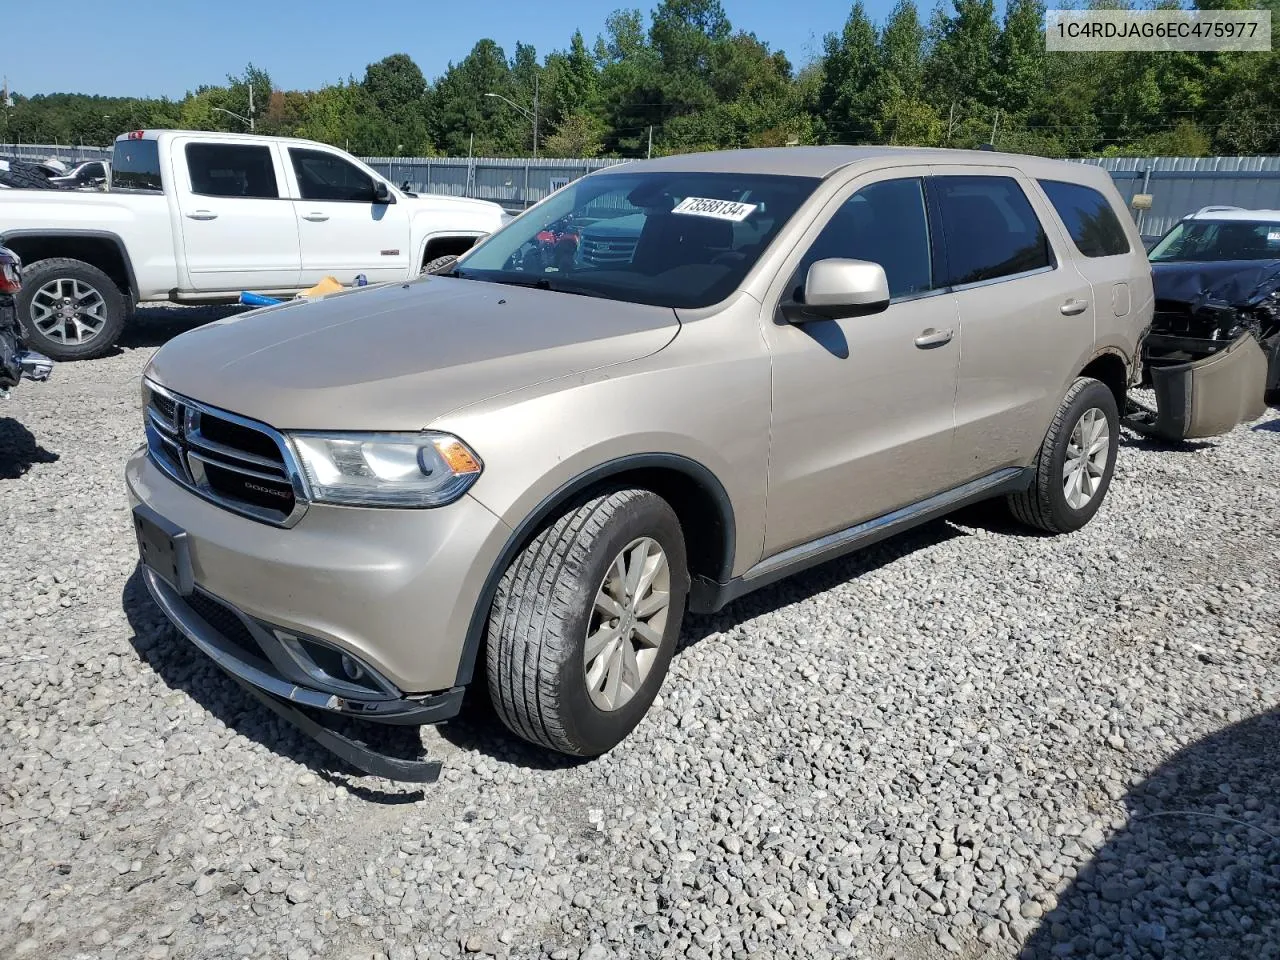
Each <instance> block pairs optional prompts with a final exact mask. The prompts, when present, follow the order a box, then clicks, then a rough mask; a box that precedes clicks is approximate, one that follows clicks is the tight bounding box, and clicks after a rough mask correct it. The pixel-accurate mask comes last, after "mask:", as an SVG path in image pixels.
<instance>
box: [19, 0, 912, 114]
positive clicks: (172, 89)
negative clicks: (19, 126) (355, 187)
mask: <svg viewBox="0 0 1280 960" xmlns="http://www.w3.org/2000/svg"><path fill="white" fill-rule="evenodd" d="M722 2H723V4H724V8H725V12H726V13H727V14H728V17H729V20H730V21H731V22H732V24H733V26H734V28H735V29H738V30H750V31H752V32H753V33H755V34H756V36H758V37H759V38H760V39H761V40H763V41H765V42H766V43H768V44H769V46H770V49H774V50H777V49H781V50H783V51H785V52H786V54H787V56H788V57H790V59H791V62H792V63H793V64H795V65H796V66H800V65H802V64H803V63H805V62H807V61H808V60H810V59H812V58H814V57H815V56H816V55H818V54H819V53H820V52H821V49H822V36H823V34H825V33H829V32H832V31H838V30H839V29H840V28H841V26H843V24H844V21H845V19H846V18H847V17H848V15H849V8H850V7H851V6H852V0H803V3H802V4H795V5H794V6H793V5H792V4H791V3H787V2H779V0H722ZM893 2H894V0H866V7H867V11H868V13H869V14H870V16H871V18H872V19H873V20H875V21H876V22H877V23H882V22H883V20H884V18H885V17H886V16H887V15H888V13H889V11H890V10H891V9H892V6H893ZM932 5H933V4H932V0H919V6H920V10H921V17H922V18H925V17H927V15H928V12H929V10H930V9H931V8H932ZM55 6H56V8H57V20H58V22H59V23H64V24H75V25H76V28H75V29H59V30H56V31H55V32H56V35H57V39H56V42H55V43H54V47H53V48H52V49H51V48H50V46H49V44H48V43H47V42H43V41H41V42H38V43H37V42H30V43H24V42H21V39H20V38H22V37H30V38H36V37H41V38H46V39H47V38H48V37H49V24H50V20H49V16H50V13H49V9H48V7H47V6H46V5H45V4H41V3H29V2H28V3H14V4H7V5H5V8H4V14H3V20H4V31H3V32H4V34H5V40H4V41H3V42H0V73H3V74H6V75H7V76H8V79H9V86H10V88H11V89H13V90H15V91H17V92H19V93H22V94H26V95H33V94H37V93H59V92H63V93H97V94H102V95H106V96H125V97H130V96H132V97H158V96H169V97H174V98H179V97H181V96H182V95H183V94H185V93H186V92H187V91H188V90H192V89H195V88H196V87H197V86H199V85H201V84H216V83H224V82H225V81H226V76H227V74H228V73H239V72H240V71H241V70H243V69H244V67H245V65H246V64H248V63H250V62H252V63H253V64H254V65H256V66H258V67H260V68H262V69H264V70H266V71H267V72H268V73H269V74H270V75H271V79H272V81H273V82H274V83H275V86H276V87H277V89H282V90H297V89H301V90H307V89H315V88H317V87H319V86H322V85H324V84H326V83H332V82H334V81H336V80H339V79H345V78H346V77H347V76H348V75H354V76H355V77H356V78H357V79H359V78H360V77H362V76H363V75H364V68H365V66H367V65H368V64H369V63H372V62H374V61H376V60H380V59H382V58H383V57H385V56H387V55H389V54H392V53H407V54H409V56H411V57H412V58H413V59H414V61H415V62H416V63H417V64H418V66H419V67H421V68H422V72H423V73H424V74H426V76H427V79H428V80H433V79H435V78H436V77H438V76H439V75H440V74H442V73H443V72H444V71H445V68H446V67H447V66H448V64H449V62H450V61H454V62H457V61H459V60H461V59H462V58H463V57H465V56H466V55H467V53H468V52H469V51H470V49H471V47H472V46H473V45H474V44H475V43H476V41H478V40H480V39H482V38H484V37H492V38H493V39H494V40H496V41H497V42H498V43H499V44H500V45H501V46H502V48H503V49H504V50H505V51H506V53H507V55H508V56H510V55H511V54H512V52H513V51H514V49H515V45H516V41H517V40H519V41H523V42H525V43H532V44H533V45H534V46H535V47H536V48H537V51H538V56H539V58H542V57H545V56H546V55H547V54H548V53H550V52H551V51H552V50H555V49H557V48H565V47H567V46H568V44H569V38H570V37H571V36H572V35H573V31H574V29H575V28H577V29H580V30H582V33H583V36H585V37H586V38H587V43H588V45H590V44H591V43H593V42H594V40H595V37H596V35H597V34H599V33H601V32H602V31H603V29H604V21H605V18H606V17H607V16H608V15H609V13H610V12H611V11H612V10H615V9H617V8H619V7H628V6H630V7H639V8H642V9H644V10H645V12H646V16H647V13H648V11H649V9H651V8H652V6H654V4H653V3H648V2H647V0H642V2H635V0H632V2H631V3H627V2H626V0H594V2H593V0H502V2H493V0H472V2H467V3H458V2H449V0H444V2H440V0H434V2H432V0H414V2H410V0H375V2H372V3H367V4H366V3H353V2H351V0H307V2H299V0H112V2H110V3H104V2H103V0H58V2H57V3H56V4H55ZM801 10H803V12H800V11H801ZM14 41H18V42H14Z"/></svg>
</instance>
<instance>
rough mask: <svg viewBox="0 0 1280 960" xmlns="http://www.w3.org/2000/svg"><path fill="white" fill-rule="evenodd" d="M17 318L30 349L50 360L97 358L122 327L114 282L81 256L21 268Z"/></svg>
mask: <svg viewBox="0 0 1280 960" xmlns="http://www.w3.org/2000/svg"><path fill="white" fill-rule="evenodd" d="M18 318H19V320H20V321H21V323H22V330H23V336H24V337H25V338H26V340H27V342H28V343H29V344H30V346H31V347H32V349H34V350H38V351H40V352H41V353H43V354H46V355H47V356H49V357H51V358H52V359H54V360H88V359H92V358H93V357H100V356H102V355H103V354H104V353H106V352H107V351H108V350H110V349H111V348H112V347H113V346H114V345H115V342H116V340H118V339H119V337H120V331H121V330H123V329H124V318H125V299H124V297H123V296H122V295H121V293H120V290H119V288H117V287H116V285H115V282H114V281H113V280H112V279H111V278H110V277H108V276H107V275H106V274H105V273H103V272H102V271H101V270H99V269H98V268H97V267H94V266H90V265H89V264H87V263H84V262H83V261H80V260H68V259H62V258H56V259H51V260H37V261H36V262H35V263H33V264H31V266H29V267H27V268H26V269H25V270H23V272H22V291H21V292H20V293H19V294H18Z"/></svg>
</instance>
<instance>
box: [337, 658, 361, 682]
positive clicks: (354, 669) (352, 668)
mask: <svg viewBox="0 0 1280 960" xmlns="http://www.w3.org/2000/svg"><path fill="white" fill-rule="evenodd" d="M342 672H343V673H345V674H346V675H347V679H348V680H359V679H360V678H361V677H363V676H364V668H363V667H361V666H360V664H358V663H356V662H355V661H354V660H352V659H351V658H350V657H349V656H347V655H346V654H345V653H344V654H343V655H342Z"/></svg>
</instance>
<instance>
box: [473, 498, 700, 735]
mask: <svg viewBox="0 0 1280 960" xmlns="http://www.w3.org/2000/svg"><path fill="white" fill-rule="evenodd" d="M655 547H656V549H657V550H659V551H660V552H661V553H662V554H663V555H664V556H665V558H666V562H667V579H666V583H667V586H668V590H667V597H668V604H667V606H666V608H665V614H663V615H662V623H661V624H658V619H659V615H658V614H654V615H652V619H650V620H649V624H648V630H647V631H646V632H647V633H648V634H649V635H650V639H649V640H647V641H646V640H645V639H644V637H643V636H642V635H641V634H640V633H639V632H638V630H637V632H636V634H635V635H634V637H633V636H632V635H631V634H630V633H629V632H626V633H624V634H623V636H622V637H621V638H619V639H620V641H621V642H618V640H614V641H611V642H610V643H606V644H604V645H603V647H599V649H602V650H603V651H604V652H602V653H601V654H600V655H599V659H598V661H593V662H592V666H593V669H594V670H598V669H605V668H607V666H608V665H609V664H616V665H617V668H618V670H619V671H620V672H619V676H628V674H629V677H630V679H631V681H632V682H631V683H630V684H629V685H624V684H619V685H617V686H615V691H616V703H615V704H614V705H613V707H612V708H606V707H605V706H602V703H601V700H602V699H608V695H607V694H608V679H609V678H610V677H611V676H612V674H611V673H608V672H606V673H605V677H606V683H605V684H604V685H603V688H602V689H597V690H595V692H592V691H589V690H588V678H589V677H592V676H597V674H596V673H593V672H589V671H588V669H587V667H588V664H587V662H586V657H585V654H586V649H587V639H588V637H587V634H588V631H589V630H591V631H593V632H594V633H595V634H596V637H598V638H599V637H605V636H607V635H608V634H609V631H613V635H614V636H615V637H616V636H617V628H616V627H611V626H610V624H611V623H613V622H614V621H613V620H612V619H609V620H608V621H607V622H604V620H602V618H607V616H608V615H607V614H606V613H604V611H603V609H602V608H601V607H598V606H597V604H598V602H599V601H598V594H605V593H608V594H609V597H607V598H606V600H605V602H609V601H610V600H611V599H612V596H613V595H614V593H616V592H618V591H617V590H616V589H614V588H615V587H618V586H620V585H619V583H618V581H617V580H616V579H614V578H611V577H610V574H611V573H612V572H613V571H614V570H615V569H616V568H615V566H614V565H615V563H616V559H617V558H619V555H620V554H621V555H623V556H624V557H627V558H631V559H634V558H636V557H637V556H638V555H639V554H638V553H637V551H640V550H644V551H645V554H644V556H646V557H649V558H650V561H651V562H652V558H653V556H654V555H655V554H654V553H653V551H654V549H655ZM624 569H626V566H625V561H624ZM641 569H642V570H646V569H649V567H647V566H646V567H642V568H641ZM661 581H662V576H661V574H660V573H659V574H658V576H657V577H656V579H655V581H654V582H653V591H652V593H648V592H646V591H644V590H641V591H640V593H641V596H640V601H641V602H640V603H639V604H637V605H636V606H637V608H638V609H637V610H636V611H635V613H636V614H638V615H639V616H640V617H642V618H644V617H648V616H650V615H648V614H645V613H644V612H643V610H644V607H645V606H646V605H645V603H644V600H645V599H646V597H647V598H648V599H649V600H650V602H651V603H652V602H660V596H661V590H660V589H658V587H659V585H660V583H661ZM611 584H613V585H614V587H611ZM688 594H689V573H688V568H687V564H686V560H685V544H684V534H683V533H682V532H681V529H680V521H679V520H678V519H677V518H676V515H675V512H674V511H673V510H672V509H671V507H670V506H669V505H668V504H667V502H666V501H665V500H663V499H662V498H661V497H659V496H657V495H656V494H653V493H650V492H649V491H647V490H618V491H615V492H611V493H605V494H601V495H599V496H596V497H593V498H592V499H590V500H587V501H586V502H584V503H581V504H580V505H578V506H575V507H573V508H572V509H570V510H568V511H567V512H565V513H563V514H562V515H561V516H560V517H558V518H557V519H556V520H555V521H554V522H553V523H551V524H550V525H549V526H547V527H546V528H545V529H543V530H542V532H541V533H539V534H538V536H537V537H535V538H534V540H533V541H532V542H531V543H530V544H529V545H528V546H527V547H525V548H524V550H523V551H521V553H520V554H519V555H518V556H517V557H516V559H515V560H514V561H513V562H512V564H511V566H510V567H508V569H507V571H506V573H505V574H504V575H503V577H502V580H501V582H500V583H499V585H498V591H497V594H496V595H495V597H494V601H493V607H492V609H491V612H490V615H489V631H488V642H487V646H486V668H487V669H486V672H487V675H488V684H489V695H490V697H491V699H492V700H493V705H494V708H495V710H496V711H497V713H498V716H499V717H501V718H502V722H503V723H504V724H506V726H507V728H508V729H510V730H511V731H512V732H513V733H515V734H516V735H517V736H520V737H523V738H524V739H525V740H528V741H530V742H531V743H535V744H539V745H541V746H544V747H548V748H550V749H552V750H557V751H559V752H560V753H565V754H568V755H570V756H575V757H594V756H598V755H599V754H602V753H605V752H606V751H608V750H610V749H612V748H613V747H614V746H616V745H617V744H618V743H620V742H622V740H624V739H625V738H626V737H627V735H628V734H630V733H631V731H632V730H633V729H634V728H635V727H636V725H637V724H638V723H639V722H640V720H641V719H642V718H643V717H644V715H645V713H646V712H647V711H648V709H649V707H650V705H652V703H653V699H654V697H656V696H657V694H658V690H659V689H660V688H661V686H662V681H663V678H664V677H665V676H666V673H667V667H668V665H669V664H670V662H671V654H672V653H673V651H674V650H675V646H676V640H677V639H678V637H679V635H680V623H681V621H682V620H683V618H684V609H685V601H686V599H687V598H688ZM632 603H634V600H633V601H630V602H626V603H623V604H617V603H616V602H615V606H617V607H618V612H619V614H620V617H619V619H620V620H622V621H624V622H623V626H624V628H625V627H627V626H628V625H629V623H630V620H628V617H629V616H630V615H631V610H632V606H631V605H632ZM600 631H603V632H600ZM654 637H657V638H658V639H657V642H656V643H655V642H653V639H652V638H654ZM624 644H625V645H626V646H627V648H628V649H631V650H633V651H636V652H634V653H632V655H631V656H632V660H631V662H632V664H633V665H634V666H633V668H632V669H631V670H629V671H624V668H623V659H624V658H625V653H624V650H623V645H624ZM597 646H599V644H597ZM614 651H616V657H617V658H618V659H617V660H615V659H614V656H615V653H614ZM600 664H603V665H604V667H601V666H599V665H600ZM635 671H638V673H637V672H635ZM637 678H642V680H641V682H639V683H636V682H635V680H636V679H637ZM628 691H633V692H628Z"/></svg>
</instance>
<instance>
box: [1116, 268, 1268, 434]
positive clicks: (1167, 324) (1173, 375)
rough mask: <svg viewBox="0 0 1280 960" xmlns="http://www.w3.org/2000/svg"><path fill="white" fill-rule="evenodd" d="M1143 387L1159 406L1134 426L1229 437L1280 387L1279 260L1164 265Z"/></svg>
mask: <svg viewBox="0 0 1280 960" xmlns="http://www.w3.org/2000/svg"><path fill="white" fill-rule="evenodd" d="M1153 277H1154V280H1155V287H1156V310H1155V316H1154V317H1153V319H1152V323H1151V328H1150V330H1148V332H1147V335H1146V337H1145V338H1144V340H1143V344H1142V382H1143V383H1144V384H1148V385H1150V386H1151V388H1152V389H1153V390H1154V392H1155V395H1156V409H1155V410H1151V409H1149V408H1147V407H1144V406H1141V405H1140V404H1137V403H1134V402H1132V401H1131V403H1130V407H1131V410H1130V415H1129V417H1128V418H1127V422H1128V423H1129V425H1130V426H1132V427H1133V428H1134V429H1136V430H1139V431H1141V432H1143V433H1147V434H1151V435H1154V436H1159V437H1161V438H1163V439H1166V440H1173V441H1178V440H1191V439H1197V438H1202V437H1213V436H1218V435H1220V434H1223V433H1227V432H1228V431H1230V430H1231V429H1233V428H1234V427H1235V426H1236V425H1237V424H1239V423H1242V422H1244V421H1247V420H1253V419H1256V418H1257V417H1260V416H1261V415H1262V413H1263V412H1264V411H1265V409H1266V398H1267V395H1268V393H1271V392H1274V391H1276V390H1278V389H1280V261H1231V262H1213V263H1158V264H1155V266H1154V269H1153Z"/></svg>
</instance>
